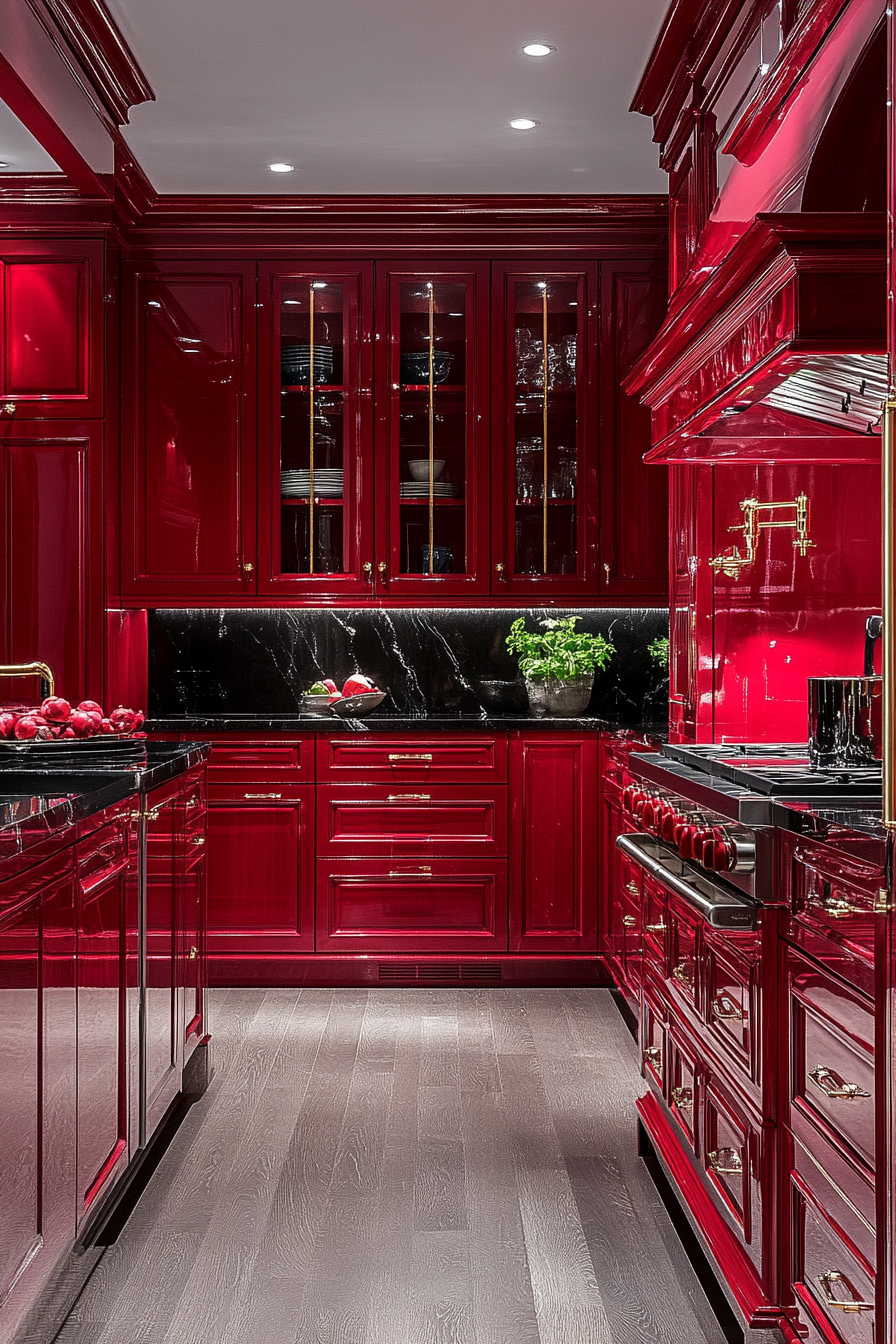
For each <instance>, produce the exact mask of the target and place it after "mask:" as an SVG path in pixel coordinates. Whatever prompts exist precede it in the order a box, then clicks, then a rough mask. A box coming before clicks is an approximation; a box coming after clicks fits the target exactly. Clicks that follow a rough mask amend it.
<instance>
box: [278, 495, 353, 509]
mask: <svg viewBox="0 0 896 1344" xmlns="http://www.w3.org/2000/svg"><path fill="white" fill-rule="evenodd" d="M280 503H281V504H283V505H286V506H287V507H289V508H295V509H307V507H308V500H307V499H283V498H281V500H280ZM344 503H345V500H344V499H343V498H340V499H328V498H326V497H325V496H324V497H323V498H322V497H321V496H319V495H315V496H314V507H315V508H316V509H331V508H332V509H341V508H342V506H343V504H344Z"/></svg>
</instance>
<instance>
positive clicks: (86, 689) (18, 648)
mask: <svg viewBox="0 0 896 1344" xmlns="http://www.w3.org/2000/svg"><path fill="white" fill-rule="evenodd" d="M102 451H103V442H102V424H101V423H100V422H96V423H93V424H91V423H90V422H84V423H78V424H67V423H63V422H61V421H59V420H55V421H52V422H48V421H43V422H41V421H30V422H28V423H25V422H24V421H18V422H16V423H12V422H10V423H6V422H5V421H3V420H2V419H0V555H4V556H5V557H6V561H5V574H4V581H3V583H2V584H0V661H2V662H15V663H21V662H31V661H33V660H34V659H35V658H40V659H41V660H42V661H43V662H46V663H48V664H49V665H50V667H51V668H52V669H53V671H54V673H55V674H56V684H57V688H58V690H59V691H60V692H61V693H62V694H63V695H65V696H67V697H68V698H69V699H71V700H73V701H75V702H77V700H79V699H82V698H84V697H85V696H86V695H88V694H90V693H91V691H92V690H97V689H98V688H99V686H100V685H101V677H102V663H103V610H102V602H101V601H100V600H98V594H99V593H100V592H101V588H102V582H103V529H102V517H103V511H102ZM6 689H8V687H7V688H6ZM21 693H22V694H24V693H25V691H24V687H23V688H21Z"/></svg>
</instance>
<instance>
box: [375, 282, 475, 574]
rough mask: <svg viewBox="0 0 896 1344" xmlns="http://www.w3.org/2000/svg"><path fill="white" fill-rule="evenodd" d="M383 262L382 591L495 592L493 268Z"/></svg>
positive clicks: (379, 381) (380, 300) (380, 375)
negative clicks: (488, 404) (491, 552)
mask: <svg viewBox="0 0 896 1344" xmlns="http://www.w3.org/2000/svg"><path fill="white" fill-rule="evenodd" d="M377 269H378V292H377V312H378V325H379V326H380V329H381V331H380V339H379V344H378V348H377V361H378V364H377V368H378V373H377V390H378V418H379V427H378V428H379V434H380V445H381V447H380V453H379V457H380V475H379V477H378V481H377V536H378V539H377V591H378V592H379V593H382V594H392V595H395V596H397V595H400V594H404V593H420V594H421V595H423V594H428V595H429V596H431V597H432V598H437V597H439V596H442V595H445V594H451V593H469V592H480V591H482V592H487V591H488V586H489V561H488V486H489V466H488V423H487V417H486V415H485V413H484V411H485V407H484V405H483V404H482V403H483V402H484V400H485V398H486V397H487V391H488V387H487V380H488V368H489V351H488V306H487V305H488V267H487V266H486V265H483V266H476V267H468V268H464V269H456V270H455V269H453V268H449V267H441V268H440V269H438V270H425V271H422V270H421V271H415V272H411V273H409V272H408V271H407V269H405V268H401V267H400V266H394V265H388V264H384V265H383V264H380V265H378V268H377Z"/></svg>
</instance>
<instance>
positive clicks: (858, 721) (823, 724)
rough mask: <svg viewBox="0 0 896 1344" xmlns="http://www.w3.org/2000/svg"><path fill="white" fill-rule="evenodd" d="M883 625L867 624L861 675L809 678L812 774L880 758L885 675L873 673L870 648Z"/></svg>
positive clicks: (875, 620) (873, 619) (872, 620)
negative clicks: (862, 674) (813, 771)
mask: <svg viewBox="0 0 896 1344" xmlns="http://www.w3.org/2000/svg"><path fill="white" fill-rule="evenodd" d="M882 629H883V622H882V620H881V618H880V616H869V617H868V620H867V622H866V624H865V673H864V676H861V677H809V762H810V764H811V766H812V768H813V769H814V770H827V769H831V768H832V767H839V766H856V765H864V766H873V765H874V764H875V763H876V762H877V761H879V760H881V759H882V757H883V677H878V676H875V673H874V645H875V643H876V641H877V640H878V639H880V635H881V631H882Z"/></svg>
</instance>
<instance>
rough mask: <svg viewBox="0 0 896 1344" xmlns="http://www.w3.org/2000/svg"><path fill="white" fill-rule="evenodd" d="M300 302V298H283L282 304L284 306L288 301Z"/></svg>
mask: <svg viewBox="0 0 896 1344" xmlns="http://www.w3.org/2000/svg"><path fill="white" fill-rule="evenodd" d="M301 302H302V300H301V299H284V300H283V306H284V307H285V306H286V305H287V304H288V303H301Z"/></svg>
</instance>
